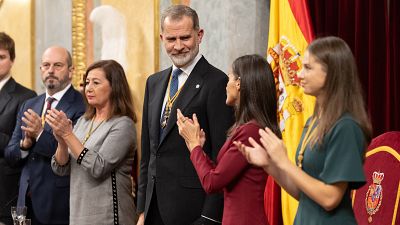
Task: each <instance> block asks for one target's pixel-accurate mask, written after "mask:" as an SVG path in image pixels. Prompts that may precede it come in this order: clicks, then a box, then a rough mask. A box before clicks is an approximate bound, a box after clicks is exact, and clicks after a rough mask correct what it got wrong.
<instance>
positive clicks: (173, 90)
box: [169, 68, 183, 98]
mask: <svg viewBox="0 0 400 225" xmlns="http://www.w3.org/2000/svg"><path fill="white" fill-rule="evenodd" d="M182 72H183V71H182V70H181V69H179V68H176V69H174V71H172V78H171V84H170V87H169V97H170V98H172V97H174V95H175V94H176V92H177V91H178V83H179V82H178V76H179V75H180V74H181V73H182Z"/></svg>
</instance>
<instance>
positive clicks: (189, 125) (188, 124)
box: [176, 109, 205, 152]
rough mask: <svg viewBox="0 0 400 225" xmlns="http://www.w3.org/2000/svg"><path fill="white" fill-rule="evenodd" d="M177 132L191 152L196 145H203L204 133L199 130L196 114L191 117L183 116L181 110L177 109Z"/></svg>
mask: <svg viewBox="0 0 400 225" xmlns="http://www.w3.org/2000/svg"><path fill="white" fill-rule="evenodd" d="M176 123H177V124H178V129H179V134H180V135H181V136H182V137H183V139H185V143H186V146H187V147H188V149H189V151H190V152H191V151H192V150H193V149H194V148H195V147H196V146H201V147H203V144H204V142H205V133H204V131H202V130H200V124H199V122H198V120H197V116H196V114H193V117H192V119H190V118H188V117H185V116H184V115H183V114H182V112H181V110H179V109H178V110H177V121H176Z"/></svg>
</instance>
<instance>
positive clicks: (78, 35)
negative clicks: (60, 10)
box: [72, 0, 87, 87]
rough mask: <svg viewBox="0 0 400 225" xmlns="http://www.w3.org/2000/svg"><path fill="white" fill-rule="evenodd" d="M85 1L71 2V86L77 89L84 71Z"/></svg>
mask: <svg viewBox="0 0 400 225" xmlns="http://www.w3.org/2000/svg"><path fill="white" fill-rule="evenodd" d="M86 50H87V47H86V0H73V1H72V61H73V65H74V66H75V71H74V76H73V78H72V84H73V85H74V87H79V85H80V84H81V83H82V77H83V75H84V74H85V71H86V66H87V63H86Z"/></svg>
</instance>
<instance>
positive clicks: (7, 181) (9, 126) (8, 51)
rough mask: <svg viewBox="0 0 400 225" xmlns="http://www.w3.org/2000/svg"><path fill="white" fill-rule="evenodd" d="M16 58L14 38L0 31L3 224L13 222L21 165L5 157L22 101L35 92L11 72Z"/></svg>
mask: <svg viewBox="0 0 400 225" xmlns="http://www.w3.org/2000/svg"><path fill="white" fill-rule="evenodd" d="M14 61H15V42H14V40H13V39H12V38H11V37H10V36H9V35H8V34H6V33H4V32H0V224H1V223H4V224H6V225H11V224H13V222H12V218H11V214H10V211H11V206H14V205H16V203H17V197H18V190H17V189H16V188H15V187H17V186H18V181H19V176H20V174H21V169H20V168H12V167H10V166H9V165H8V164H7V162H6V161H5V159H4V149H5V148H6V147H7V144H8V141H9V140H10V138H11V135H12V133H13V130H14V128H15V120H16V118H17V114H18V110H19V108H20V107H21V105H22V103H23V102H25V101H26V100H27V99H30V98H33V97H35V96H36V93H35V92H34V91H32V90H29V89H28V88H26V87H24V86H22V85H20V84H19V83H17V82H16V81H15V80H14V79H13V78H12V75H11V68H12V67H13V65H14Z"/></svg>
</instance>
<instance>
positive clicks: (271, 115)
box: [177, 55, 281, 225]
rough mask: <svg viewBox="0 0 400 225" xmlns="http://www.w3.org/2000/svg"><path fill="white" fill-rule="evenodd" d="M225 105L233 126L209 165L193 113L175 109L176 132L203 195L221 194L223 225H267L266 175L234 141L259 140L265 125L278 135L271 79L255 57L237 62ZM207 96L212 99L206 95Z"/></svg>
mask: <svg viewBox="0 0 400 225" xmlns="http://www.w3.org/2000/svg"><path fill="white" fill-rule="evenodd" d="M228 77H229V81H228V83H227V85H226V95H227V97H226V104H227V105H229V106H233V107H234V108H235V124H234V125H233V126H232V127H231V129H230V131H229V133H228V138H227V140H226V142H225V144H224V145H223V146H222V149H221V150H220V151H219V154H218V156H217V162H216V163H214V162H213V161H212V160H211V159H210V158H209V157H208V156H207V155H206V154H205V153H204V152H203V149H202V146H203V144H204V141H205V139H206V137H207V134H205V133H204V132H203V130H202V129H201V128H200V126H199V123H198V120H201V119H202V118H197V117H196V115H195V114H193V115H192V118H189V117H186V116H184V115H183V114H182V112H181V111H180V110H178V120H177V124H178V126H179V133H180V135H181V136H182V137H183V138H184V139H185V142H186V145H187V147H188V150H189V151H190V159H191V161H192V163H193V165H194V167H195V169H196V172H197V174H198V176H199V178H200V182H201V184H202V186H203V188H204V190H205V191H206V192H207V193H215V192H221V191H223V192H224V213H223V218H222V224H225V225H247V224H252V225H258V224H260V225H261V224H262V225H265V224H268V222H267V219H266V216H265V213H264V197H263V196H264V188H265V183H266V180H267V175H266V174H265V172H264V171H263V170H262V169H260V168H257V167H255V166H252V165H250V164H249V163H248V162H247V160H246V159H245V158H244V156H243V155H242V153H241V152H239V150H238V149H237V147H236V146H235V144H234V142H235V141H240V142H242V143H248V140H249V138H250V137H251V138H253V139H254V140H260V135H259V134H258V131H259V129H260V128H264V127H268V128H270V129H271V130H273V131H274V133H275V134H276V135H277V136H281V134H280V131H279V127H278V121H277V114H276V112H277V99H276V89H275V81H274V77H273V74H272V70H271V68H270V66H269V64H268V63H267V61H266V60H265V59H264V58H263V57H261V56H259V55H245V56H242V57H239V58H238V59H236V60H235V61H234V62H233V64H232V68H231V71H230V73H229V75H228ZM210 97H212V96H210Z"/></svg>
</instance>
